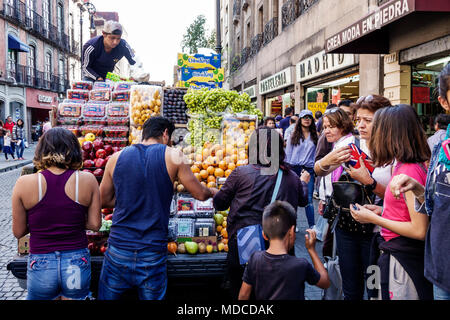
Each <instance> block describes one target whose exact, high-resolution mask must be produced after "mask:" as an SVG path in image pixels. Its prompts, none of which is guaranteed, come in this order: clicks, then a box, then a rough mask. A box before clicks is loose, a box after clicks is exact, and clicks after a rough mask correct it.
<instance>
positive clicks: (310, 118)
mask: <svg viewBox="0 0 450 320" xmlns="http://www.w3.org/2000/svg"><path fill="white" fill-rule="evenodd" d="M302 119H309V120H312V119H313V117H311V116H304V117H302Z"/></svg>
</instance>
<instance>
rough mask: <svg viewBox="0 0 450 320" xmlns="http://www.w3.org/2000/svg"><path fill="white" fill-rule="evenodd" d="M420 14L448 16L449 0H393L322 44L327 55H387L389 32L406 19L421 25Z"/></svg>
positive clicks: (411, 23)
mask: <svg viewBox="0 0 450 320" xmlns="http://www.w3.org/2000/svg"><path fill="white" fill-rule="evenodd" d="M423 13H434V14H437V15H448V13H450V1H449V0H432V1H430V0H392V1H389V2H387V3H385V4H384V5H382V6H380V7H379V8H378V9H377V10H375V11H373V12H371V13H370V14H368V15H366V16H365V17H364V18H362V19H360V20H359V21H357V22H355V23H353V24H352V25H350V26H348V27H347V28H345V29H344V30H341V31H340V32H338V33H336V34H334V35H333V36H331V37H329V38H327V39H326V41H325V51H326V53H354V54H388V53H390V51H389V30H390V29H391V28H392V27H393V26H394V25H395V24H398V23H399V22H402V23H404V22H405V21H406V20H407V21H406V22H407V23H405V24H410V25H417V24H420V23H423V18H422V14H423Z"/></svg>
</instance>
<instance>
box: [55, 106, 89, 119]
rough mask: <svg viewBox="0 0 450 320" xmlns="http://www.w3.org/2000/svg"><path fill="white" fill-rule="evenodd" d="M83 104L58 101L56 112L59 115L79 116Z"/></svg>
mask: <svg viewBox="0 0 450 320" xmlns="http://www.w3.org/2000/svg"><path fill="white" fill-rule="evenodd" d="M82 108H83V105H82V104H80V103H60V104H59V106H58V114H59V115H60V116H61V117H79V116H81V109H82Z"/></svg>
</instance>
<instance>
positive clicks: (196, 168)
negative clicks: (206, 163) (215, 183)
mask: <svg viewBox="0 0 450 320" xmlns="http://www.w3.org/2000/svg"><path fill="white" fill-rule="evenodd" d="M191 171H192V173H200V169H199V167H197V166H196V165H195V164H194V165H193V166H192V167H191Z"/></svg>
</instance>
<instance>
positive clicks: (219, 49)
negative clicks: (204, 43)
mask: <svg viewBox="0 0 450 320" xmlns="http://www.w3.org/2000/svg"><path fill="white" fill-rule="evenodd" d="M216 51H217V53H219V54H221V53H222V32H221V30H220V0H216Z"/></svg>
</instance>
